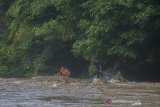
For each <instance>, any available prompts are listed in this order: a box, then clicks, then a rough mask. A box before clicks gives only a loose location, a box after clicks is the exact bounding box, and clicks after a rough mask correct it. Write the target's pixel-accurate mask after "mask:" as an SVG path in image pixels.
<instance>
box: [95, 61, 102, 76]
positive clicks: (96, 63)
mask: <svg viewBox="0 0 160 107" xmlns="http://www.w3.org/2000/svg"><path fill="white" fill-rule="evenodd" d="M95 66H96V68H97V78H102V77H103V73H102V71H101V67H102V66H101V63H100V61H99V60H98V59H96V60H95Z"/></svg>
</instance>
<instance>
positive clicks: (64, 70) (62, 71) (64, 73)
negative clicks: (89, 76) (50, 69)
mask: <svg viewBox="0 0 160 107" xmlns="http://www.w3.org/2000/svg"><path fill="white" fill-rule="evenodd" d="M58 74H59V75H60V76H67V77H68V76H70V71H69V70H68V69H67V68H65V67H61V69H60V71H59V73H58Z"/></svg>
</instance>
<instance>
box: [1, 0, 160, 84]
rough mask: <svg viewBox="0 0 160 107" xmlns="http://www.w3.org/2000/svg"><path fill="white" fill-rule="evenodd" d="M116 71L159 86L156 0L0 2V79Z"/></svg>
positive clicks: (158, 6)
mask: <svg viewBox="0 0 160 107" xmlns="http://www.w3.org/2000/svg"><path fill="white" fill-rule="evenodd" d="M95 59H99V60H100V61H101V64H102V71H105V70H106V69H108V68H114V69H115V70H117V71H120V72H121V73H122V75H123V76H124V77H125V78H126V79H128V80H131V81H160V1H159V0H0V76H1V77H32V76H37V75H54V74H55V73H57V72H58V70H59V69H60V67H61V66H69V67H70V68H71V69H74V70H75V71H76V72H75V74H76V77H79V78H87V77H90V76H93V75H95V73H96V71H95V69H94V68H95V67H94V64H93V61H94V60H95Z"/></svg>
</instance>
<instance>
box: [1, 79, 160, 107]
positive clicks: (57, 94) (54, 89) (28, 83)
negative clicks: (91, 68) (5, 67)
mask: <svg viewBox="0 0 160 107" xmlns="http://www.w3.org/2000/svg"><path fill="white" fill-rule="evenodd" d="M132 106H136V107H138V106H139V107H160V83H147V82H146V83H136V82H126V83H114V84H110V83H104V82H97V83H93V82H92V80H87V79H70V78H65V77H54V76H48V77H33V78H8V79H2V78H0V107H132Z"/></svg>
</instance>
